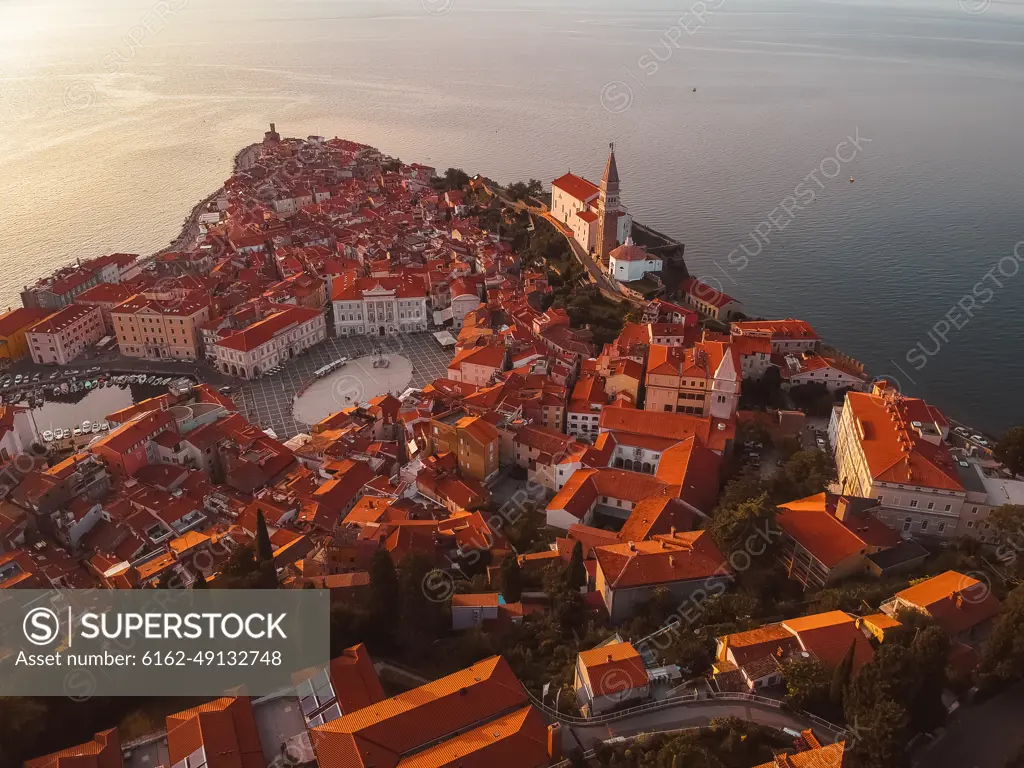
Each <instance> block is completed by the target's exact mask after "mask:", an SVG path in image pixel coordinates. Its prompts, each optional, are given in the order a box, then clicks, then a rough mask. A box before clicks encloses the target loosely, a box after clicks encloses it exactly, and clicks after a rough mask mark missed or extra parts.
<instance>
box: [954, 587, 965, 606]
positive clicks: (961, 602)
mask: <svg viewBox="0 0 1024 768" xmlns="http://www.w3.org/2000/svg"><path fill="white" fill-rule="evenodd" d="M954 594H955V595H956V607H957V610H960V609H962V608H963V607H964V593H963V592H960V591H957V592H955V593H954Z"/></svg>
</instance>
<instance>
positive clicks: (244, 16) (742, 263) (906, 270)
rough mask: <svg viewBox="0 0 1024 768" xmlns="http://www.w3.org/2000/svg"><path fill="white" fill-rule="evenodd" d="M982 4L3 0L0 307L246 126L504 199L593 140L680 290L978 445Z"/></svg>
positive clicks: (1004, 99) (1004, 47) (986, 136)
mask: <svg viewBox="0 0 1024 768" xmlns="http://www.w3.org/2000/svg"><path fill="white" fill-rule="evenodd" d="M987 2H988V0H962V3H963V7H961V5H960V4H958V2H957V0H930V2H927V3H920V2H919V3H907V2H899V3H877V4H874V3H852V2H808V1H806V0H800V1H796V2H790V1H789V0H779V1H778V2H768V1H767V0H706V5H707V6H709V7H711V8H716V6H717V8H716V10H715V11H714V13H713V14H712V13H709V14H706V15H705V16H704V18H703V21H701V20H700V19H699V18H697V17H696V16H695V15H694V14H693V13H688V9H689V8H690V7H691V2H690V0H682V1H681V2H671V3H670V2H664V1H663V0H662V1H660V2H659V1H658V0H629V1H628V2H627V0H621V1H618V0H616V2H609V0H546V1H545V2H537V0H527V1H525V2H515V0H423V2H421V0H378V1H375V2H366V1H365V0H362V1H360V0H333V1H331V2H327V1H325V0H289V1H288V2H282V1H281V0H277V1H276V2H270V1H269V0H246V2H239V1H238V0H202V1H201V0H168V1H167V2H154V1H153V0H96V2H91V3H81V2H78V1H77V0H76V1H74V2H71V1H69V0H0V76H2V80H0V213H2V215H3V229H2V235H0V266H2V272H0V308H3V307H5V306H7V305H9V304H10V305H16V304H17V303H18V299H17V294H18V291H19V290H20V288H21V286H22V285H23V284H25V283H28V282H30V281H32V280H34V279H35V278H36V277H38V276H39V275H41V274H43V273H45V272H47V271H49V270H51V269H52V268H54V267H56V266H58V265H60V264H65V263H68V262H71V261H73V260H74V259H76V258H78V257H91V256H96V255H98V254H102V253H107V252H112V251H115V250H116V251H134V252H141V253H149V252H151V251H153V250H155V249H157V248H159V247H161V246H163V245H165V244H166V243H167V242H168V241H169V240H170V239H171V238H172V237H173V236H174V235H175V234H176V233H177V231H178V229H179V227H180V224H181V221H182V219H183V217H184V216H185V215H186V214H187V213H188V211H189V209H190V208H191V207H192V205H193V204H194V203H195V202H196V201H197V200H199V199H200V198H201V197H203V196H204V195H205V194H207V193H208V192H210V191H212V190H213V189H215V188H216V187H217V186H219V185H220V184H221V182H223V181H224V179H225V178H226V177H227V175H228V174H229V173H230V164H231V159H232V157H233V155H234V153H235V152H236V151H237V150H238V149H239V148H240V147H241V146H243V145H245V144H248V143H251V142H252V141H256V140H258V139H259V138H260V137H261V136H262V132H263V131H264V130H266V127H267V124H268V123H269V122H271V121H275V122H276V123H277V125H278V128H279V130H280V131H281V132H282V133H284V134H286V135H292V136H305V135H309V134H323V135H327V136H334V135H339V136H346V137H349V138H352V139H354V140H357V141H362V142H367V143H370V144H373V145H376V146H378V147H380V148H381V149H382V150H383V151H385V152H387V153H389V154H392V155H397V156H400V157H402V158H403V159H406V160H409V161H421V162H428V163H431V164H434V165H436V166H438V167H439V168H442V169H443V168H445V167H448V166H449V165H457V166H461V167H463V168H465V169H466V170H467V171H470V172H481V173H485V174H487V175H489V176H492V177H494V178H496V179H499V180H502V181H514V180H517V179H520V178H526V177H530V176H534V177H537V178H540V179H543V180H544V181H545V182H548V181H550V179H552V178H554V177H555V176H557V175H560V174H562V173H564V172H565V171H566V170H567V169H570V168H571V169H572V170H573V171H574V172H576V173H580V174H584V175H588V176H590V177H591V178H596V177H598V176H599V175H600V172H601V166H602V163H603V160H604V158H605V156H606V153H607V144H608V142H609V141H615V143H616V147H617V154H618V157H619V170H620V174H621V175H622V177H623V199H624V202H625V203H626V205H627V206H629V207H630V209H631V210H632V212H633V214H634V215H635V216H636V218H637V219H638V220H639V221H642V222H644V223H647V224H649V225H651V226H654V227H656V228H658V229H661V230H663V231H665V232H666V233H668V234H671V235H673V236H675V237H678V238H679V239H681V240H682V241H684V242H685V243H686V257H687V262H688V264H689V265H690V268H691V271H693V272H694V273H695V274H697V275H700V276H704V277H706V278H707V279H708V280H709V282H712V283H713V284H715V285H720V286H721V287H722V289H723V290H724V291H726V292H727V293H730V294H733V295H735V296H736V297H737V298H739V299H741V300H742V301H743V302H744V303H745V305H746V307H747V310H748V312H749V313H751V314H758V315H782V316H785V315H792V316H799V317H803V318H806V319H807V320H809V321H811V322H812V323H813V324H814V325H815V326H816V327H817V328H818V329H819V331H820V332H821V333H822V335H823V336H824V337H825V338H826V339H827V340H828V341H829V342H831V343H833V344H835V345H836V346H838V347H840V348H841V349H843V350H844V351H846V352H847V353H848V354H850V355H852V356H854V357H856V358H858V359H860V360H861V361H862V362H864V363H865V364H866V365H867V366H868V368H869V370H870V371H871V372H873V373H875V374H884V375H886V376H889V377H891V378H894V379H895V380H897V381H898V382H899V384H900V386H901V387H902V388H903V389H904V390H905V391H907V392H909V393H912V394H916V395H921V396H924V397H926V398H928V399H930V400H932V401H934V402H935V403H937V404H938V405H940V406H942V407H944V408H945V409H946V410H947V411H948V412H949V413H950V414H951V415H952V416H954V417H956V418H960V419H963V420H966V421H969V422H972V423H974V424H975V425H977V426H979V427H982V428H986V429H989V430H993V431H1001V430H1002V429H1003V428H1004V427H1005V426H1007V425H1009V424H1011V423H1022V422H1024V399H1022V398H1021V397H1020V394H1019V393H1020V389H1021V383H1020V382H1021V381H1022V380H1024V333H1022V330H1024V319H1022V298H1024V270H1020V272H1019V273H1016V274H1011V273H1014V272H1015V267H1016V268H1019V264H1017V263H1016V262H1013V261H1012V260H1004V262H1003V271H1004V273H1007V274H1010V276H1004V275H1001V274H1000V273H999V271H998V270H997V271H996V272H994V273H990V277H988V278H986V273H989V272H990V270H991V269H992V268H994V267H997V265H998V264H999V263H1000V260H1001V259H1006V257H1008V256H1009V257H1012V255H1013V249H1014V245H1015V243H1017V242H1019V241H1021V240H1024V216H1022V210H1024V208H1022V204H1024V147H1022V143H1021V137H1022V136H1024V6H1022V5H1020V4H1019V2H1018V3H1008V2H1005V1H1004V0H992V1H991V4H990V5H987ZM968 11H973V13H969V12H968ZM978 11H981V12H978ZM695 88H696V91H694V89H695ZM602 95H603V97H604V98H603V102H602ZM855 135H859V137H861V138H860V140H859V144H860V149H854V148H852V147H851V145H846V146H844V147H842V148H840V150H839V155H840V157H839V159H838V160H829V159H828V158H835V157H836V147H837V145H838V144H839V143H840V142H841V141H843V140H844V139H846V138H847V137H848V136H855ZM851 155H853V157H852V158H851ZM844 158H845V159H844ZM815 169H818V170H817V171H816V170H815ZM812 172H815V174H816V175H815V176H810V177H809V174H811V173H812ZM829 176H832V178H828V177H829ZM805 177H808V180H805ZM850 177H854V178H855V182H854V183H852V184H851V183H850V181H849V179H850ZM801 182H803V183H804V185H805V186H804V188H803V189H808V188H809V189H811V190H813V191H814V193H815V197H814V200H813V202H811V203H810V204H809V205H806V206H805V207H803V208H802V209H795V208H793V207H792V205H791V204H790V209H791V211H792V216H790V215H787V214H785V213H783V212H782V210H781V208H779V210H777V211H775V213H774V214H773V213H772V211H773V209H776V208H777V206H780V204H782V203H783V202H785V201H786V198H787V196H794V190H795V189H796V187H797V185H798V184H800V183H801ZM798 199H802V200H804V201H806V200H807V196H806V193H804V196H803V197H802V198H799V197H798ZM769 214H771V215H772V218H774V219H775V221H776V222H777V224H776V225H772V224H762V222H766V221H767V220H768V217H769ZM759 226H760V231H761V232H766V233H767V239H768V240H769V241H770V242H769V243H768V244H765V243H764V241H763V239H760V238H758V240H760V242H758V240H755V239H754V238H757V237H758V236H757V235H756V234H755V235H751V233H752V232H755V231H757V229H758V227H759ZM769 230H770V231H769ZM780 230H781V231H780ZM741 246H745V248H746V251H747V252H749V256H748V255H746V254H745V253H744V250H743V248H742V247H741ZM1018 253H1020V254H1021V255H1022V257H1024V246H1021V247H1020V248H1019V249H1018ZM730 254H732V255H731V256H730ZM994 280H998V282H999V283H1001V284H1002V287H999V285H997V283H996V282H995V281H994ZM714 281H718V282H717V283H716V282H714ZM979 282H984V285H983V286H982V289H984V288H986V287H987V288H989V289H991V291H992V293H991V297H990V298H989V299H988V301H987V302H986V303H984V304H983V305H982V299H983V298H985V297H986V296H987V295H988V294H985V293H984V291H983V290H982V293H981V294H979V293H978V290H976V289H975V286H976V284H978V283H979ZM979 290H981V289H979ZM972 293H974V294H975V302H976V306H975V307H974V308H973V309H972V313H973V317H972V318H970V319H969V320H968V319H967V318H966V315H965V313H963V312H961V311H960V310H956V311H954V312H952V313H951V319H952V320H955V323H954V322H948V323H947V322H946V321H944V320H943V317H944V316H946V315H947V313H950V310H951V309H952V308H954V307H955V305H956V304H957V302H960V301H962V300H963V297H964V296H965V295H967V294H972ZM963 303H964V305H965V306H967V307H971V304H970V301H963ZM965 322H966V324H965ZM937 324H938V330H939V331H942V335H944V336H945V340H943V339H942V338H941V336H939V335H938V334H937V333H936V331H935V330H933V329H935V327H936V325H937ZM947 325H948V326H949V329H948V330H947V328H946V326H947ZM956 325H961V326H962V327H961V328H957V327H956ZM929 331H931V332H932V335H931V336H929ZM918 344H920V345H921V346H922V347H923V348H924V350H926V351H927V353H928V355H927V356H926V355H925V353H924V352H921V351H920V348H918V354H917V355H916V356H915V355H911V357H912V358H913V359H914V360H916V361H917V363H916V364H917V366H919V367H920V366H921V365H922V361H923V362H924V366H923V367H922V368H921V369H920V370H918V369H917V368H915V367H914V365H912V364H911V363H910V362H908V359H907V353H908V351H909V350H913V349H914V348H917V345H918Z"/></svg>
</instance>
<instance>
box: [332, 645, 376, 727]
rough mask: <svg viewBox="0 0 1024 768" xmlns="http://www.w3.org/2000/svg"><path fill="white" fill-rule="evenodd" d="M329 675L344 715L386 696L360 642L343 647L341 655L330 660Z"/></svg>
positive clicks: (366, 651) (370, 660)
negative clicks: (349, 646)
mask: <svg viewBox="0 0 1024 768" xmlns="http://www.w3.org/2000/svg"><path fill="white" fill-rule="evenodd" d="M330 676H331V686H332V687H333V688H334V695H335V696H337V698H338V706H339V707H340V708H341V713H342V714H343V715H347V714H350V713H352V712H357V711H359V710H360V709H363V708H364V707H368V706H370V705H371V704H376V703H377V702H378V701H383V700H384V699H385V698H386V696H385V694H384V689H383V688H382V687H381V684H380V680H379V679H378V677H377V671H376V670H375V669H374V668H373V660H372V659H371V658H370V652H369V651H368V650H366V646H365V645H363V644H362V643H360V644H359V645H353V646H352V647H351V648H346V649H345V651H344V653H342V655H341V656H338V657H337V658H335V659H332V660H331V665H330Z"/></svg>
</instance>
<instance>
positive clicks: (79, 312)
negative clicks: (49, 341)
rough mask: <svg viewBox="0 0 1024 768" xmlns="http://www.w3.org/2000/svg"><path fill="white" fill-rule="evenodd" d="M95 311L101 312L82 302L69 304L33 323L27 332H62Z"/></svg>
mask: <svg viewBox="0 0 1024 768" xmlns="http://www.w3.org/2000/svg"><path fill="white" fill-rule="evenodd" d="M93 312H96V313H99V309H98V308H97V307H90V306H82V305H81V304H69V305H68V306H66V307H64V309H62V310H60V311H59V312H56V313H54V314H52V315H50V316H49V317H48V318H46V319H45V320H41V321H39V322H38V323H36V324H35V325H33V326H32V327H31V328H29V329H28V330H27V331H26V333H60V332H61V331H63V330H65V329H66V328H68V327H69V326H72V325H74V324H75V323H77V322H79V321H81V320H82V319H83V318H85V317H87V316H89V315H91V314H92V313H93Z"/></svg>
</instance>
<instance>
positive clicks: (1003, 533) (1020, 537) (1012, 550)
mask: <svg viewBox="0 0 1024 768" xmlns="http://www.w3.org/2000/svg"><path fill="white" fill-rule="evenodd" d="M985 522H986V523H988V524H989V525H991V526H992V532H993V533H995V535H996V539H997V541H998V542H999V546H998V548H997V549H996V557H998V558H999V561H1000V562H1001V563H1002V564H1003V565H1005V566H1006V567H1007V568H1009V569H1011V570H1016V571H1017V573H1024V558H1022V557H1021V552H1024V505H1021V504H1003V505H1002V506H1001V507H997V508H996V509H994V510H992V512H991V513H990V514H989V516H988V517H987V518H986V520H985Z"/></svg>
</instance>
